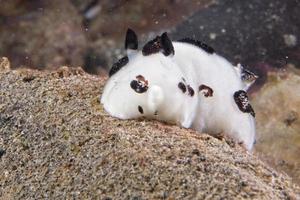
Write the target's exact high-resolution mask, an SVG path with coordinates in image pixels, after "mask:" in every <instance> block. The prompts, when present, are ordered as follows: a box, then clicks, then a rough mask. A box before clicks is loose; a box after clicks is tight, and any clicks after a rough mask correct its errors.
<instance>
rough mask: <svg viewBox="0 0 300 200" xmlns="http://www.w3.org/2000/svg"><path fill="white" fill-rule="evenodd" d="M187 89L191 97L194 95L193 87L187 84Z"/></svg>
mask: <svg viewBox="0 0 300 200" xmlns="http://www.w3.org/2000/svg"><path fill="white" fill-rule="evenodd" d="M187 89H188V91H189V95H190V96H191V97H192V96H194V94H195V91H194V89H193V88H192V87H191V86H190V85H188V86H187Z"/></svg>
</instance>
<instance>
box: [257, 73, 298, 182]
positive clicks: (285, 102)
mask: <svg viewBox="0 0 300 200" xmlns="http://www.w3.org/2000/svg"><path fill="white" fill-rule="evenodd" d="M299 74H300V70H297V69H295V68H289V69H288V70H287V71H285V72H281V73H269V76H268V81H267V84H265V85H264V86H263V88H262V89H261V90H260V91H259V92H258V93H257V94H255V95H254V99H253V101H252V104H253V107H254V108H255V110H256V114H257V115H256V121H257V133H258V136H257V144H256V150H257V152H259V153H260V154H261V155H262V156H261V157H262V158H263V159H264V160H266V161H267V162H269V163H270V164H271V165H272V166H275V167H276V168H277V169H279V170H281V171H285V172H286V173H287V174H289V175H290V176H292V177H293V178H294V181H295V182H297V183H298V184H300V158H299V154H300V132H299V130H300V75H299Z"/></svg>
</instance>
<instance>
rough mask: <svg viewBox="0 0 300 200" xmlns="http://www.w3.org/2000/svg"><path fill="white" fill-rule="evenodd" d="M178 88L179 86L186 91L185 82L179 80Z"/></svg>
mask: <svg viewBox="0 0 300 200" xmlns="http://www.w3.org/2000/svg"><path fill="white" fill-rule="evenodd" d="M178 88H179V89H180V90H181V91H182V92H183V93H185V92H186V87H185V84H184V83H183V82H179V83H178Z"/></svg>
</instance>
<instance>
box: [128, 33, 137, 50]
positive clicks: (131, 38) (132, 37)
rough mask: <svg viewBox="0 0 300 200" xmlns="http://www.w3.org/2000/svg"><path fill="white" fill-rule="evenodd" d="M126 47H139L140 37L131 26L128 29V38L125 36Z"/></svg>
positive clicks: (134, 48) (133, 48)
mask: <svg viewBox="0 0 300 200" xmlns="http://www.w3.org/2000/svg"><path fill="white" fill-rule="evenodd" d="M125 49H132V50H137V49H138V38H137V35H136V34H135V32H134V31H133V30H131V29H130V28H128V29H127V33H126V38H125Z"/></svg>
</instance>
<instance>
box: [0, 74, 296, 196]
mask: <svg viewBox="0 0 300 200" xmlns="http://www.w3.org/2000/svg"><path fill="white" fill-rule="evenodd" d="M62 70H67V69H62ZM58 73H59V72H58ZM65 74H66V75H64V73H63V75H61V76H57V74H55V73H54V72H39V71H32V70H29V71H28V70H26V71H24V70H23V71H22V70H18V71H9V72H8V73H7V72H6V73H3V72H2V71H1V72H0V83H1V87H0V160H1V162H0V185H1V187H0V196H1V198H3V199H71V198H72V199H73V198H80V199H93V198H97V199H204V198H210V199H220V198H226V199H232V198H252V199H297V198H299V197H300V196H299V195H300V189H299V187H297V186H296V185H293V183H292V182H291V179H290V178H289V177H288V176H287V175H283V174H280V173H277V172H276V171H275V170H273V169H272V168H270V167H268V166H267V165H266V164H264V163H263V162H262V161H260V160H259V159H258V158H256V157H255V156H253V155H250V154H248V153H247V152H245V150H243V149H242V148H241V147H239V146H238V145H236V146H235V147H230V146H229V145H228V144H227V143H226V142H225V141H224V140H219V139H216V138H213V137H211V136H209V135H206V134H199V133H197V132H195V131H192V130H189V129H183V128H179V127H177V126H171V125H167V124H163V123H160V122H157V121H148V120H142V119H141V120H118V119H115V118H112V117H110V116H109V115H108V114H107V113H106V112H105V111H104V110H103V107H102V106H101V105H100V103H99V94H100V93H101V91H102V88H103V85H104V82H105V79H103V78H99V77H96V76H91V75H87V74H85V73H73V72H70V73H65ZM29 75H31V76H32V77H34V78H30V79H26V77H28V76H29ZM24 78H25V79H24Z"/></svg>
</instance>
